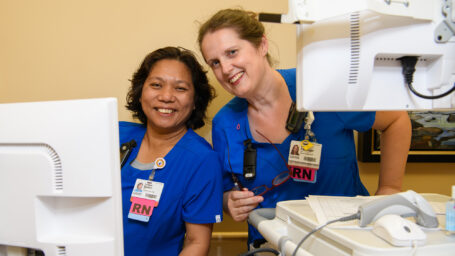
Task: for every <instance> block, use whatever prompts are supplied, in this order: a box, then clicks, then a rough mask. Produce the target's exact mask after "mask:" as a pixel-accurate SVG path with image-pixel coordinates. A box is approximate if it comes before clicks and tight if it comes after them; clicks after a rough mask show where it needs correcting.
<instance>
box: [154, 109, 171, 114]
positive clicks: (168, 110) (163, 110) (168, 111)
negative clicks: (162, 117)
mask: <svg viewBox="0 0 455 256" xmlns="http://www.w3.org/2000/svg"><path fill="white" fill-rule="evenodd" d="M156 110H158V112H160V113H163V114H171V113H172V112H174V111H175V110H173V109H169V108H157V109H156Z"/></svg>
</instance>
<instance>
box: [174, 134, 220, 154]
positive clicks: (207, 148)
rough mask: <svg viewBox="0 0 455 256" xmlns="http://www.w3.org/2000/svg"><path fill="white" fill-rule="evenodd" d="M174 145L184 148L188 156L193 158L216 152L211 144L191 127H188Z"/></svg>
mask: <svg viewBox="0 0 455 256" xmlns="http://www.w3.org/2000/svg"><path fill="white" fill-rule="evenodd" d="M176 147H179V148H180V149H181V150H184V151H185V153H186V154H187V155H188V156H191V157H194V158H201V159H202V158H206V157H210V156H213V155H215V154H216V153H215V151H213V149H212V146H211V145H210V144H209V143H208V142H207V141H206V140H205V139H204V138H203V137H201V136H200V135H199V134H197V133H196V132H194V131H193V130H192V129H188V131H187V132H186V134H185V135H184V136H183V137H182V139H181V140H180V141H179V143H177V144H176Z"/></svg>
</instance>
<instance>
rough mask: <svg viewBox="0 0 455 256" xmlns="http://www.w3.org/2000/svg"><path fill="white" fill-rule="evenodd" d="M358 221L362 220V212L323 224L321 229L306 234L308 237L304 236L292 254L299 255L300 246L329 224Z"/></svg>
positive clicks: (317, 228) (293, 255)
mask: <svg viewBox="0 0 455 256" xmlns="http://www.w3.org/2000/svg"><path fill="white" fill-rule="evenodd" d="M357 219H360V212H356V213H354V214H352V215H349V216H346V217H342V218H339V219H334V220H331V221H328V222H326V223H325V224H322V225H320V226H319V227H316V228H315V229H313V230H311V231H310V232H309V233H308V234H306V236H304V237H303V238H302V240H300V242H299V243H298V244H297V246H296V247H295V250H294V252H293V253H292V256H295V255H297V251H298V250H299V248H300V246H301V245H302V244H303V242H305V240H307V238H308V237H310V236H311V235H312V234H314V233H316V232H317V231H319V230H321V229H322V228H323V227H325V226H327V225H329V224H332V223H335V222H344V221H350V220H357Z"/></svg>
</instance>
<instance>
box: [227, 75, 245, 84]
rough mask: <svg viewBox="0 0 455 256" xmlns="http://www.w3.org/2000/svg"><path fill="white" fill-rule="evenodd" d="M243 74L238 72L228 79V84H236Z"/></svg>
mask: <svg viewBox="0 0 455 256" xmlns="http://www.w3.org/2000/svg"><path fill="white" fill-rule="evenodd" d="M243 73H244V72H239V73H237V74H236V75H235V76H233V77H232V78H231V79H229V83H231V84H233V83H235V82H237V81H238V80H239V79H240V78H241V77H242V76H243Z"/></svg>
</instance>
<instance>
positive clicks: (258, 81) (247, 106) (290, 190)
mask: <svg viewBox="0 0 455 256" xmlns="http://www.w3.org/2000/svg"><path fill="white" fill-rule="evenodd" d="M198 42H199V46H200V49H201V52H202V55H203V57H204V59H205V61H206V62H207V64H208V65H209V66H210V68H211V69H212V71H213V73H214V75H215V77H216V78H217V80H218V81H219V82H220V84H221V86H222V87H223V88H224V89H225V90H227V91H228V92H229V93H231V94H233V95H234V96H236V97H235V98H234V99H232V100H231V101H230V102H228V103H227V104H226V105H225V106H224V107H223V108H222V109H221V110H220V111H219V112H218V113H217V114H216V116H215V118H214V120H213V122H212V124H213V130H212V137H213V138H212V140H213V147H214V149H215V150H216V151H217V152H219V154H220V156H221V158H222V168H223V183H224V200H223V206H224V209H225V210H226V212H227V213H229V214H230V215H231V216H232V217H233V219H234V220H236V221H244V220H246V219H247V217H248V214H249V213H250V212H251V211H252V210H253V209H255V208H262V207H264V208H275V207H276V203H277V202H279V201H283V200H294V199H304V198H305V197H306V196H307V195H309V194H313V195H340V196H355V195H368V191H367V190H366V189H365V187H364V186H363V184H362V182H361V180H360V177H359V170H358V167H357V159H356V155H355V144H354V134H353V131H354V130H357V131H367V130H368V129H370V128H374V129H377V130H380V131H382V135H381V167H380V174H379V184H378V188H377V191H376V194H377V195H382V194H391V193H396V192H400V191H401V186H402V180H403V176H404V171H405V164H406V158H407V154H408V150H409V145H410V140H411V125H410V121H409V117H408V115H407V113H406V112H393V111H390V112H382V111H378V112H317V113H310V112H309V113H307V116H306V117H307V118H306V119H305V120H306V122H305V123H303V124H302V125H301V127H295V126H294V124H293V123H292V122H290V123H289V122H287V121H288V120H294V116H295V115H293V114H292V113H295V112H294V106H295V105H294V103H295V94H296V71H295V69H287V70H275V69H274V68H272V66H271V60H270V56H269V54H268V41H267V37H266V35H265V31H264V27H263V25H262V24H261V23H260V22H259V21H258V20H257V18H256V14H254V13H251V12H248V11H244V10H238V9H234V10H233V9H226V10H221V11H219V12H217V13H216V14H215V15H213V16H212V17H211V18H210V19H209V20H207V21H206V22H205V23H203V24H202V25H201V27H200V29H199V37H198ZM327 75H330V72H328V73H327ZM334 86H336V84H334ZM293 148H296V149H295V151H294V154H292V149H293ZM297 148H298V150H297ZM237 180H238V181H237ZM236 184H237V186H236ZM240 185H243V189H242V187H241V186H240ZM239 187H240V190H239ZM248 242H249V244H250V245H253V246H254V247H257V246H259V245H260V244H261V243H263V242H264V240H263V238H262V236H261V235H260V234H259V233H258V231H257V230H256V229H255V228H254V227H252V226H249V238H248Z"/></svg>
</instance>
